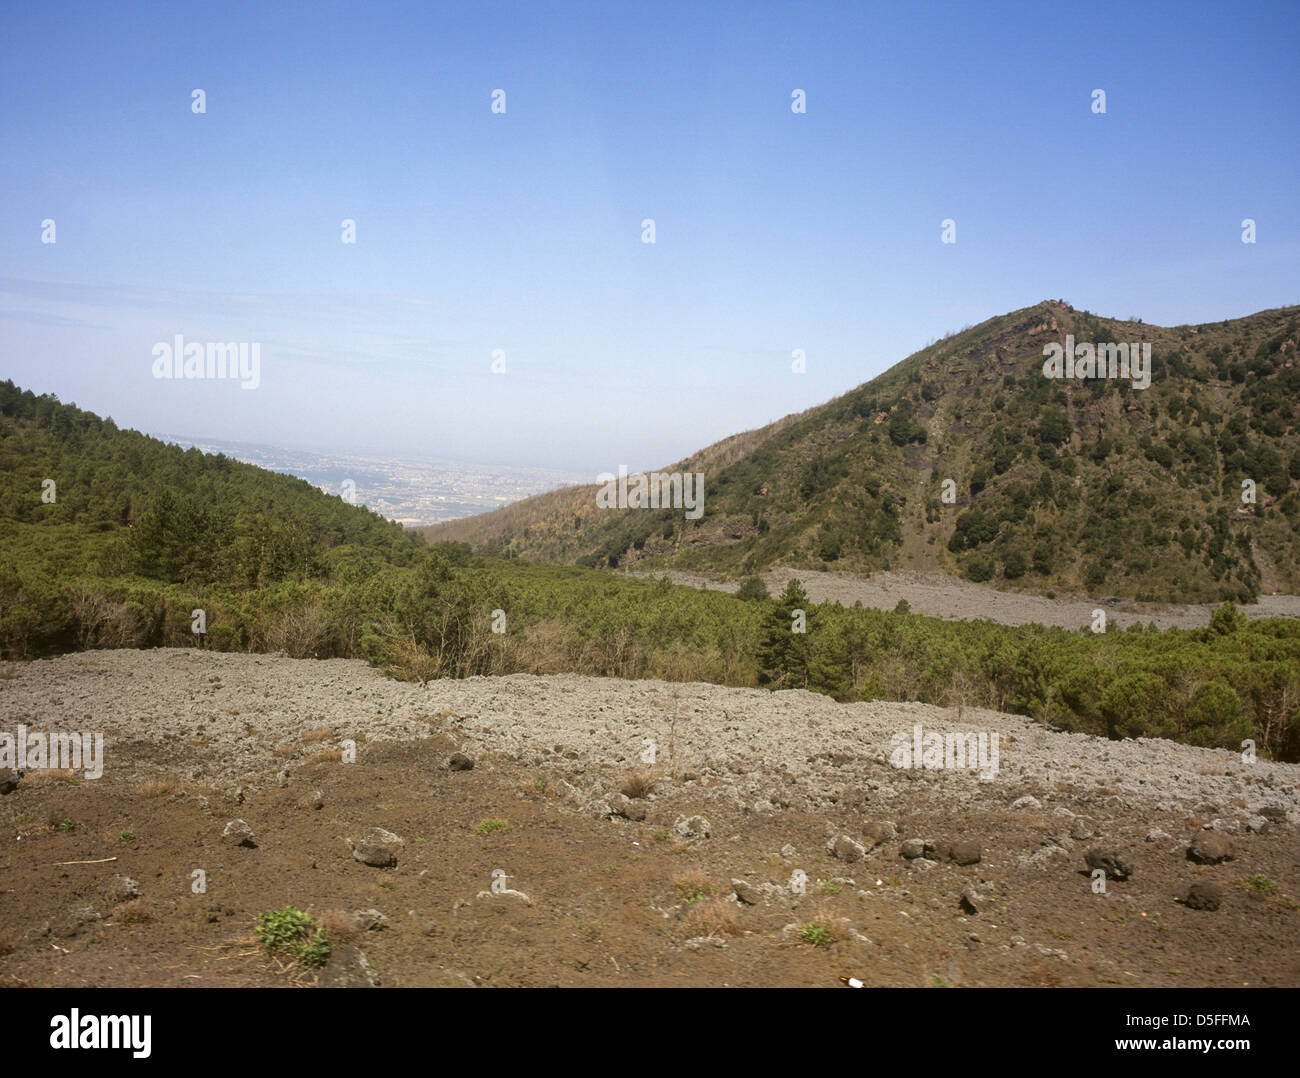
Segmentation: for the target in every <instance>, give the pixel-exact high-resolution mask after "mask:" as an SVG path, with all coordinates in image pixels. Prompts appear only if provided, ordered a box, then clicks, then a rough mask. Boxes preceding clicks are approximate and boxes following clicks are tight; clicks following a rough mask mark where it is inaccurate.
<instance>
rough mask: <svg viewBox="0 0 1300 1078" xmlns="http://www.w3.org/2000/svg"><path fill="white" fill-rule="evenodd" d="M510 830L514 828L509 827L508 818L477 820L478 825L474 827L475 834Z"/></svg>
mask: <svg viewBox="0 0 1300 1078" xmlns="http://www.w3.org/2000/svg"><path fill="white" fill-rule="evenodd" d="M512 830H514V828H513V827H511V825H510V822H509V821H508V820H498V819H496V818H495V817H493V818H489V819H486V820H479V822H478V826H477V827H475V828H474V832H475V834H479V835H493V834H496V832H498V831H512Z"/></svg>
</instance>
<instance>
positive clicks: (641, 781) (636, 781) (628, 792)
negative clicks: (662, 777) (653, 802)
mask: <svg viewBox="0 0 1300 1078" xmlns="http://www.w3.org/2000/svg"><path fill="white" fill-rule="evenodd" d="M657 778H658V776H657V775H656V774H655V773H654V772H653V771H649V770H646V769H645V768H641V767H634V768H633V769H632V770H631V771H629V772H628V773H627V774H626V775H624V776H623V781H622V782H621V783H620V784H619V791H620V792H621V793H622V794H623V796H624V797H631V798H638V797H645V796H646V794H648V793H649V792H650V791H651V790H653V789H654V784H655V781H656V779H657Z"/></svg>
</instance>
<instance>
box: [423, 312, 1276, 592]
mask: <svg viewBox="0 0 1300 1078" xmlns="http://www.w3.org/2000/svg"><path fill="white" fill-rule="evenodd" d="M1298 328H1300V309H1298V308H1296V307H1287V308H1281V309H1277V310H1270V311H1261V312H1259V313H1257V314H1254V315H1251V316H1249V317H1247V318H1241V319H1235V320H1228V321H1223V322H1216V323H1208V324H1204V325H1189V326H1173V327H1162V326H1153V325H1147V324H1144V323H1141V322H1129V321H1119V320H1114V319H1108V318H1102V317H1099V316H1097V315H1094V314H1091V313H1089V312H1086V311H1079V310H1075V309H1074V308H1073V307H1070V306H1069V305H1067V304H1065V303H1063V302H1059V301H1047V302H1043V303H1039V304H1036V305H1035V306H1033V307H1027V308H1024V309H1022V310H1019V311H1014V312H1012V313H1010V314H1007V315H1003V316H1001V317H998V318H993V319H990V320H988V321H986V322H983V323H981V324H980V325H978V326H975V327H973V328H970V329H967V330H964V331H962V332H960V333H957V334H954V335H952V336H949V337H946V338H944V339H943V340H941V341H938V342H936V343H935V344H932V345H930V346H929V347H927V348H925V349H922V350H921V351H920V352H917V353H916V354H914V355H912V356H910V357H908V358H907V359H905V360H903V361H902V362H901V363H899V364H898V365H896V366H895V367H893V368H891V369H890V370H888V371H886V372H885V373H884V374H882V375H880V376H879V377H878V378H875V379H873V380H872V381H870V382H868V383H866V384H865V385H862V386H860V387H858V388H857V389H854V390H852V391H851V392H849V393H846V394H844V395H843V396H841V397H837V398H836V399H834V400H832V401H829V402H827V403H826V404H824V405H821V406H819V407H817V408H813V409H810V410H809V411H807V412H804V413H801V414H799V415H795V416H789V417H787V418H786V419H783V420H781V421H780V422H779V423H774V424H771V425H769V426H768V427H765V428H762V429H761V430H756V431H752V432H749V433H748V434H745V435H740V436H737V437H736V438H732V439H728V440H726V441H724V442H720V443H718V444H717V445H715V446H711V447H709V448H707V449H705V450H702V451H701V452H700V453H698V454H696V455H695V456H694V457H692V458H689V459H687V460H685V461H680V462H678V463H676V464H673V465H670V466H668V467H667V468H665V469H663V470H664V471H665V472H703V474H704V476H705V479H704V491H705V496H704V505H703V508H704V512H703V515H702V516H701V517H700V518H699V519H688V518H687V517H686V516H685V514H684V512H683V511H682V509H680V508H677V509H662V508H661V509H602V508H599V507H598V505H597V497H596V495H597V491H598V489H599V488H598V487H597V486H596V485H594V484H593V485H590V486H584V487H573V488H566V489H565V490H561V491H556V492H552V493H549V494H544V495H539V496H537V497H535V498H530V499H527V500H525V501H523V502H519V503H516V504H515V505H512V506H508V507H506V508H505V509H502V510H498V511H495V512H493V513H489V514H484V515H482V516H476V517H471V518H468V519H466V520H461V521H453V522H449V523H445V524H440V525H437V526H435V527H432V528H428V529H425V534H426V537H427V538H429V539H430V540H431V541H440V540H455V541H464V542H469V543H471V544H474V545H476V546H478V547H480V548H481V549H484V550H488V551H493V552H506V553H509V554H514V555H518V556H520V557H525V558H533V559H539V560H545V561H553V562H560V563H579V564H588V565H609V566H622V567H628V566H635V567H637V568H650V567H653V568H664V567H672V568H678V569H689V570H704V571H715V572H725V573H729V574H732V575H742V574H746V573H752V572H757V571H763V570H766V569H770V568H773V567H776V566H786V567H791V568H818V569H841V570H850V571H870V570H875V569H905V568H906V569H922V570H937V571H941V572H948V573H954V572H955V573H960V574H961V575H963V576H965V577H966V578H968V579H970V580H974V581H984V580H993V581H995V582H997V583H999V584H1005V585H1007V586H1011V587H1023V588H1029V589H1032V590H1038V591H1044V590H1048V589H1051V588H1064V589H1068V590H1077V591H1081V592H1087V593H1090V594H1106V593H1113V594H1116V595H1121V596H1125V597H1128V598H1134V599H1150V600H1166V601H1180V602H1213V601H1216V600H1222V599H1233V600H1236V601H1249V600H1251V599H1253V598H1254V597H1255V596H1256V595H1258V594H1259V593H1261V592H1263V593H1269V592H1274V591H1278V592H1287V593H1295V592H1297V591H1300V540H1298V539H1297V535H1298V534H1300V528H1298V527H1297V525H1298V524H1300V412H1298V411H1297V403H1296V402H1297V399H1298V396H1300V367H1298V366H1297V362H1296V342H1297V337H1298V336H1300V334H1298ZM1068 341H1069V342H1072V343H1074V344H1075V345H1076V347H1078V346H1080V345H1083V344H1089V345H1091V346H1092V347H1093V350H1094V351H1095V352H1096V351H1099V350H1101V349H1102V347H1103V346H1104V345H1106V344H1107V343H1116V344H1118V343H1126V344H1129V345H1131V346H1132V354H1133V355H1134V356H1136V355H1138V354H1141V353H1143V350H1144V349H1145V348H1146V347H1148V346H1149V349H1150V355H1151V359H1150V363H1149V367H1148V368H1147V369H1146V370H1145V375H1148V376H1149V385H1146V386H1145V388H1143V385H1144V383H1145V382H1146V378H1145V377H1142V378H1139V377H1138V372H1139V369H1138V368H1137V367H1131V368H1130V370H1129V377H1128V378H1124V377H1115V378H1109V377H1107V378H1091V379H1081V378H1079V377H1075V378H1059V379H1054V378H1049V377H1046V376H1045V375H1044V364H1045V363H1046V362H1047V359H1046V358H1045V356H1044V348H1045V346H1050V345H1052V344H1053V343H1055V344H1057V345H1058V346H1063V345H1064V344H1066V343H1067V342H1068ZM1049 358H1050V357H1049ZM1080 363H1082V360H1080ZM1117 366H1118V364H1117ZM1080 371H1082V366H1080V368H1079V369H1078V370H1076V372H1075V373H1076V374H1078V373H1079V372H1080ZM1107 373H1109V370H1107ZM1116 373H1117V375H1118V374H1119V373H1120V371H1119V370H1118V369H1117V371H1116ZM1247 481H1248V483H1249V484H1250V485H1251V486H1250V488H1249V491H1248V492H1247V496H1246V497H1245V498H1243V491H1244V488H1243V483H1246V482H1247Z"/></svg>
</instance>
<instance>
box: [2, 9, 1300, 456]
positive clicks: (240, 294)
mask: <svg viewBox="0 0 1300 1078" xmlns="http://www.w3.org/2000/svg"><path fill="white" fill-rule="evenodd" d="M1064 9H1065V5H1061V4H1057V3H1050V2H1049V3H1024V4H1019V3H988V4H985V3H969V2H965V3H953V4H921V3H910V2H896V3H890V4H874V3H851V2H845V3H836V4H812V3H798V2H793V0H789V2H778V3H706V2H704V0H695V2H689V3H683V4H644V5H642V4H631V3H617V2H615V3H609V2H591V3H547V2H542V0H530V2H526V3H518V4H515V3H482V4H477V3H465V2H463V0H462V2H458V3H447V4H444V3H409V4H407V3H400V4H397V3H394V4H385V3H367V4H337V3H311V4H307V3H302V4H298V3H271V2H266V0H259V2H257V3H247V4H243V3H237V4H226V3H220V4H172V3H168V4H141V3H131V2H129V0H127V2H121V0H115V2H113V3H111V4H109V3H86V4H62V3H57V2H48V0H42V2H38V3H18V2H14V0H6V2H5V3H4V4H3V5H2V6H0V376H4V377H10V378H13V379H14V380H15V381H17V382H18V383H19V384H20V385H22V386H24V387H27V388H31V389H33V390H35V391H37V392H52V393H56V394H58V396H59V397H60V398H61V399H62V400H64V401H74V402H76V403H77V404H79V405H81V406H82V407H84V408H89V409H91V410H93V411H96V412H98V413H100V414H108V415H112V416H113V417H114V418H115V419H116V420H117V421H118V422H119V423H120V424H122V425H126V426H133V427H137V428H139V429H142V430H146V431H148V432H151V433H170V434H176V435H182V436H192V437H209V438H220V439H225V440H234V441H244V442H263V443H272V444H280V445H286V446H292V447H300V448H314V449H322V450H325V451H335V452H339V453H347V452H349V451H360V450H381V451H383V450H387V451H391V452H394V453H401V454H405V455H411V454H416V455H428V456H434V457H442V458H458V459H463V460H472V461H480V462H490V463H502V464H537V465H545V466H551V467H557V468H566V469H572V470H575V471H578V472H591V473H593V477H594V473H595V472H597V471H606V470H608V471H614V470H616V469H617V467H618V465H619V464H623V463H625V464H628V465H630V466H631V467H633V468H649V467H655V466H659V465H663V464H667V463H669V462H671V461H673V460H676V459H678V458H680V457H683V456H685V455H686V454H688V453H690V452H691V451H693V450H695V449H697V448H700V447H701V446H703V445H706V444H708V443H710V442H712V441H715V440H717V439H718V438H721V437H725V436H726V435H728V434H731V433H735V432H737V431H740V430H746V429H750V428H753V427H757V426H761V425H762V424H764V423H766V422H769V421H770V420H772V419H775V418H777V417H778V416H781V415H784V414H786V413H789V412H792V411H797V410H800V409H803V408H806V407H809V406H811V405H813V404H817V403H820V402H822V401H824V400H827V399H829V398H831V397H833V396H835V395H837V394H839V393H841V392H844V391H845V390H847V389H849V388H851V387H853V386H855V385H858V384H860V383H862V382H864V381H866V380H868V379H869V378H871V377H873V376H874V375H876V374H878V373H879V372H881V371H882V370H884V369H886V368H887V367H889V366H891V365H893V364H894V363H896V362H897V361H898V360H900V359H902V358H903V357H905V356H906V355H908V354H909V353H911V352H913V351H915V350H916V349H917V348H919V347H922V346H924V345H925V344H926V343H928V342H929V341H930V340H931V339H933V338H936V337H940V336H942V335H943V334H944V333H945V332H948V331H950V330H955V329H960V328H961V327H962V326H964V325H967V324H970V323H974V322H978V321H981V320H983V319H984V318H987V317H990V316H993V315H996V314H1001V313H1004V312H1006V311H1008V310H1012V309H1015V308H1018V307H1023V306H1027V305H1029V304H1032V303H1035V302H1037V301H1039V300H1042V299H1048V298H1052V299H1055V298H1063V299H1065V300H1067V301H1068V302H1070V303H1073V304H1074V305H1075V306H1077V307H1083V308H1087V309H1090V310H1094V311H1097V312H1099V313H1102V314H1106V315H1110V316H1115V317H1129V316H1138V317H1142V318H1144V319H1145V320H1147V321H1148V322H1157V323H1162V324H1179V323H1186V322H1202V321H1209V320H1217V319H1221V318H1228V317H1237V316H1241V315H1245V314H1248V313H1251V312H1253V311H1256V310H1259V309H1263V308H1267V307H1277V306H1283V305H1287V304H1293V303H1296V302H1300V61H1297V56H1300V3H1297V2H1296V0H1279V2H1276V3H1249V2H1246V3H1216V4H1207V3H1197V2H1194V0H1190V2H1178V3H1156V4H1145V3H1140V2H1132V0H1124V2H1121V3H1090V4H1085V5H1077V6H1075V5H1071V10H1070V11H1069V12H1066V11H1065V10H1064ZM195 89H202V90H204V91H205V93H206V112H205V113H203V114H196V113H195V112H194V111H193V110H192V91H193V90H195ZM497 89H501V90H504V91H505V112H504V113H494V112H493V111H492V94H493V91H494V90H497ZM796 89H799V90H803V91H805V93H806V102H807V105H806V109H807V111H806V112H805V113H803V114H798V113H795V112H793V111H792V109H791V103H792V92H793V91H794V90H796ZM1095 89H1103V90H1105V93H1106V111H1105V113H1104V114H1099V113H1095V112H1094V111H1093V97H1092V94H1093V91H1094V90H1095ZM345 218H347V219H352V220H354V221H355V222H356V242H355V244H345V243H343V242H342V228H341V222H342V221H343V220H344V219H345ZM646 218H651V219H653V220H654V222H655V241H656V242H655V243H653V244H647V243H643V242H642V221H643V220H644V219H646ZM1244 218H1252V219H1254V220H1255V221H1256V227H1257V242H1256V243H1255V244H1253V245H1252V244H1243V243H1242V242H1241V232H1242V229H1241V222H1242V220H1243V219H1244ZM47 219H50V220H53V221H54V222H55V240H56V242H54V243H43V242H42V235H43V225H42V222H43V221H45V220H47ZM944 219H952V220H953V221H955V223H956V241H957V242H956V243H953V244H944V243H942V242H941V222H942V221H944ZM177 334H181V335H183V337H184V338H185V340H186V341H198V342H211V341H217V342H226V341H230V342H234V341H245V342H258V343H259V344H260V346H261V371H260V377H261V382H260V385H259V386H258V387H257V388H256V389H252V390H245V389H241V388H240V386H239V385H238V384H237V383H234V382H229V383H221V382H214V381H194V380H191V381H185V380H180V381H176V380H172V381H168V380H161V379H156V378H154V377H153V373H152V366H153V355H154V354H153V348H154V345H155V344H157V343H158V342H171V341H172V340H173V338H174V337H175V336H176V335H177ZM494 349H502V350H504V352H505V373H502V374H494V373H493V372H492V370H491V364H492V358H493V356H492V354H493V350H494ZM794 349H803V350H804V352H805V354H806V356H807V371H806V373H804V374H796V373H793V372H792V371H791V353H792V351H793V350H794Z"/></svg>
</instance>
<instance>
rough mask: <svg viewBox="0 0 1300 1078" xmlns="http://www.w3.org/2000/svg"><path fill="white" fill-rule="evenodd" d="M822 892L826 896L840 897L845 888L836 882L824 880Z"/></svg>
mask: <svg viewBox="0 0 1300 1078" xmlns="http://www.w3.org/2000/svg"><path fill="white" fill-rule="evenodd" d="M820 890H821V893H822V894H824V895H838V894H839V893H840V891H842V890H843V888H842V887H840V885H839V884H838V883H836V882H835V881H834V880H822V881H821V888H820Z"/></svg>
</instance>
